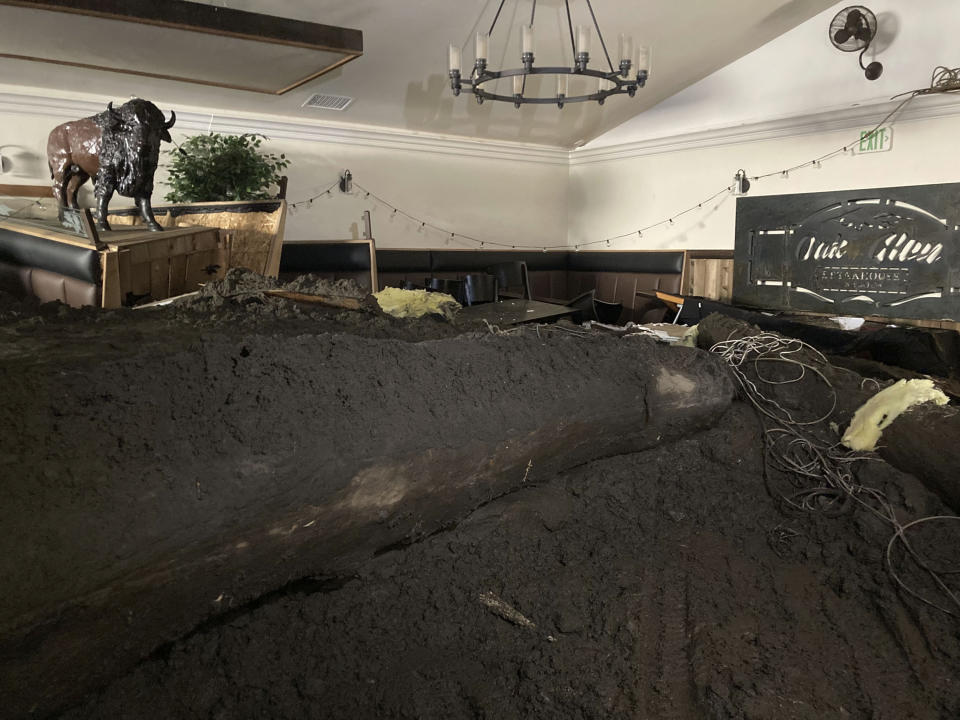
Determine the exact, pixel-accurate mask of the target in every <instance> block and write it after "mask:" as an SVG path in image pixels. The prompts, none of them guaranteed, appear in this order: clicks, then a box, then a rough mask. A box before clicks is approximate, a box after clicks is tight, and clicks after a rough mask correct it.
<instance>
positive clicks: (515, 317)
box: [459, 299, 576, 326]
mask: <svg viewBox="0 0 960 720" xmlns="http://www.w3.org/2000/svg"><path fill="white" fill-rule="evenodd" d="M575 312H576V309H575V308H572V307H567V306H566V305H555V304H554V303H545V302H540V301H539V300H522V299H511V300H501V301H500V302H495V303H484V304H482V305H471V306H470V307H465V308H463V310H461V311H460V313H459V317H461V318H463V319H464V320H477V321H483V320H486V321H487V322H488V323H490V324H491V325H501V326H502V325H519V324H521V323H526V322H553V321H554V320H559V319H560V318H562V317H565V316H568V315H572V314H573V313H575Z"/></svg>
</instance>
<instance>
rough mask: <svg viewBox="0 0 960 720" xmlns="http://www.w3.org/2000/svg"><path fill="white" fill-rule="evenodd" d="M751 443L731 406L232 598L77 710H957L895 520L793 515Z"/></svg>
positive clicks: (907, 480)
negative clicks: (425, 530) (428, 532)
mask: <svg viewBox="0 0 960 720" xmlns="http://www.w3.org/2000/svg"><path fill="white" fill-rule="evenodd" d="M759 448H760V426H759V424H758V422H757V420H756V418H755V416H754V414H753V412H752V411H751V410H750V409H749V408H747V407H746V406H745V405H742V404H737V405H735V406H734V408H732V409H731V410H730V411H729V412H728V413H727V414H726V415H725V416H724V417H723V418H722V419H721V420H720V422H719V424H718V426H717V427H716V428H714V429H712V430H709V431H706V432H704V433H702V434H700V435H697V436H695V437H691V438H688V439H686V440H682V441H680V442H678V443H675V444H672V445H669V446H666V447H661V448H658V449H655V450H651V451H648V452H644V453H637V454H633V455H625V456H620V457H615V458H610V459H606V460H601V461H597V462H593V463H590V464H587V465H584V466H582V467H580V468H578V469H576V470H573V471H571V472H568V473H565V474H562V475H560V476H558V477H555V478H554V479H552V480H550V481H548V482H544V483H542V484H539V485H537V486H536V487H528V488H525V489H523V490H520V491H518V492H516V493H513V494H511V495H509V496H507V497H504V498H501V499H499V500H496V501H494V502H492V503H490V504H488V505H487V506H485V507H483V508H481V509H479V510H478V511H476V512H475V513H473V514H472V515H471V516H470V517H469V518H468V519H467V520H465V521H464V522H462V523H460V525H459V526H457V527H456V528H455V529H453V530H451V531H449V532H446V533H441V534H438V535H435V536H433V537H431V538H429V539H427V540H425V541H424V542H421V543H418V544H416V545H413V546H411V547H408V548H406V549H403V550H399V551H395V552H388V553H385V554H383V555H381V556H380V557H378V558H376V559H375V560H374V561H372V562H370V563H368V564H367V565H366V566H365V567H364V568H363V569H362V571H361V572H359V573H357V574H355V575H353V576H350V577H342V578H329V579H327V582H326V583H323V582H319V581H318V582H316V583H314V584H313V585H309V586H307V585H303V584H301V585H299V586H292V587H290V588H288V589H287V591H286V592H284V593H279V594H276V595H274V596H271V597H269V598H266V599H264V601H262V602H260V603H257V604H255V605H253V606H250V607H247V608H242V609H239V610H237V611H234V612H233V613H230V614H228V615H227V616H225V617H223V618H221V619H219V620H217V621H216V622H213V623H210V624H208V625H207V626H205V627H202V628H200V629H198V630H197V631H196V632H195V633H194V634H192V635H191V636H190V637H188V638H185V639H184V640H182V641H179V642H176V643H173V644H172V645H169V646H167V647H165V648H163V649H162V650H161V651H159V652H158V653H156V654H155V655H154V657H152V658H151V659H150V660H149V661H147V662H144V663H143V664H141V665H140V666H139V667H138V668H137V669H136V670H135V671H134V672H132V673H131V674H129V675H128V676H127V677H124V678H122V679H120V680H118V681H117V682H115V683H113V684H112V685H111V686H109V687H108V688H106V689H105V690H104V691H103V692H102V693H100V694H98V695H96V696H93V697H91V698H89V699H88V701H87V702H85V703H84V704H83V705H81V706H79V707H77V708H75V709H74V710H72V711H70V712H68V713H66V714H65V715H64V716H63V717H64V719H65V720H66V719H69V720H79V719H80V718H170V717H178V718H254V717H270V718H374V717H378V718H508V717H509V718H514V717H515V718H521V717H523V718H638V717H640V718H677V719H684V720H686V719H688V718H689V719H691V720H692V719H694V718H744V719H747V718H749V719H751V720H761V719H763V720H768V719H777V720H788V719H798V720H799V719H804V720H821V719H823V718H890V719H894V718H897V719H899V718H917V719H918V720H919V719H926V718H929V719H930V720H934V719H936V720H942V719H946V718H955V717H958V716H960V686H958V682H957V679H956V678H957V676H958V671H960V638H958V626H957V624H956V622H955V621H954V620H953V619H951V618H949V617H947V616H944V615H942V614H940V613H938V612H936V611H931V610H929V609H928V608H926V607H925V606H923V605H918V604H916V603H911V602H909V601H905V600H904V599H903V598H902V597H900V595H899V594H898V593H897V592H896V591H895V590H894V589H893V586H892V583H891V581H890V579H889V577H888V576H887V574H886V572H885V570H884V568H883V562H882V549H883V546H884V545H885V543H886V540H887V536H888V532H887V529H886V528H885V527H884V526H883V525H882V524H881V523H879V522H878V521H876V520H874V519H872V518H871V517H869V516H866V515H855V516H846V517H842V518H837V519H828V518H825V517H823V516H818V515H792V514H788V513H784V512H782V511H781V510H780V509H779V507H778V504H777V502H776V501H775V499H774V498H772V497H771V495H770V493H769V492H768V488H767V484H766V483H765V480H764V474H765V473H764V467H763V460H762V454H761V453H760V452H759ZM863 474H864V477H863V478H862V479H863V480H864V481H866V482H870V483H872V484H874V485H876V486H878V487H881V488H883V489H885V490H887V492H888V493H889V495H890V496H891V497H893V498H897V506H898V509H901V510H904V511H909V512H910V513H920V514H930V513H936V512H938V511H939V510H940V509H941V506H939V504H938V502H937V501H936V499H935V498H933V497H932V496H931V495H930V494H929V493H928V492H927V491H926V490H925V489H924V488H923V487H922V486H921V485H920V484H919V483H918V482H916V481H915V480H914V479H913V478H911V477H909V476H905V475H902V474H900V473H898V472H896V471H894V470H893V469H891V468H890V467H889V466H887V465H885V464H882V463H871V464H869V465H867V466H864V470H863ZM956 539H957V538H956V536H954V537H953V538H952V539H951V538H936V537H931V538H925V539H924V540H925V541H929V542H933V543H936V542H953V543H954V545H953V546H954V547H956V545H955V543H956ZM485 593H493V594H494V595H495V596H496V597H498V598H499V599H501V600H502V601H503V602H505V603H507V604H508V605H509V606H511V607H512V608H514V609H515V610H516V611H517V612H519V613H521V614H522V615H523V616H524V617H525V618H527V619H529V621H531V622H532V623H533V624H534V627H525V626H523V625H520V624H516V623H515V622H510V621H508V620H505V619H503V618H502V617H501V616H500V615H498V614H496V613H494V612H492V611H491V609H490V608H489V607H488V606H487V605H485V604H484V603H483V602H481V595H483V594H485ZM488 597H489V596H488Z"/></svg>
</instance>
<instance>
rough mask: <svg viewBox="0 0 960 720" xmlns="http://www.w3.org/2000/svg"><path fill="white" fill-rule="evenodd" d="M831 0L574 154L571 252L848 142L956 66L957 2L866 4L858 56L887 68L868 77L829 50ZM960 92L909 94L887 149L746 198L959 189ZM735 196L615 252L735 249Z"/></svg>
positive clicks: (851, 60) (771, 183)
mask: <svg viewBox="0 0 960 720" xmlns="http://www.w3.org/2000/svg"><path fill="white" fill-rule="evenodd" d="M847 4H848V3H844V2H841V3H838V4H837V5H835V6H834V7H832V8H830V9H829V10H827V11H825V12H823V13H820V14H819V15H817V16H815V17H814V18H812V19H811V20H809V21H807V22H805V23H803V24H801V25H799V26H798V27H796V28H794V29H793V30H791V31H790V32H788V33H785V34H784V35H782V36H781V37H779V38H777V39H775V40H773V41H772V42H770V43H768V44H767V45H765V46H763V47H761V48H759V49H757V50H755V51H754V52H752V53H750V54H748V55H745V56H744V57H743V58H741V59H740V60H737V61H736V62H734V63H731V64H730V65H728V66H727V67H725V68H723V69H721V70H718V71H717V72H716V73H714V74H712V75H711V76H709V77H707V78H705V79H703V80H702V81H700V82H698V83H696V84H695V85H692V86H690V87H689V88H687V89H685V90H683V91H681V92H680V93H677V94H676V95H674V96H673V97H671V98H669V99H667V100H666V101H664V102H663V103H661V104H660V105H658V106H657V107H655V108H653V109H652V110H649V111H647V112H645V113H643V114H641V115H638V116H636V117H634V118H633V119H631V120H629V121H628V122H626V123H624V124H623V125H621V126H620V127H618V128H615V129H614V130H611V131H610V132H608V133H606V134H605V135H602V136H600V137H599V138H597V139H596V140H594V141H593V142H591V143H590V144H588V145H587V146H585V147H584V148H581V149H578V150H575V151H574V152H573V153H571V170H570V186H569V193H570V207H569V210H568V212H569V217H570V228H569V236H568V239H569V243H570V244H571V245H577V244H583V243H590V242H595V241H597V240H600V241H601V243H600V245H599V246H593V247H606V244H605V243H603V240H604V239H605V238H607V237H611V236H616V235H620V234H622V233H628V232H630V231H633V230H636V229H638V228H641V227H643V226H646V225H649V224H652V223H655V222H658V221H660V220H663V219H665V218H668V217H670V216H671V215H674V214H676V213H678V212H680V211H682V210H684V209H686V208H688V207H690V206H691V205H695V204H696V203H698V202H699V201H700V200H702V199H703V198H705V197H708V196H709V195H712V194H713V193H715V192H717V191H718V190H721V189H722V188H724V187H725V186H727V185H729V184H730V183H731V182H732V179H733V175H734V173H735V172H736V171H737V170H738V169H739V168H744V169H745V170H746V171H747V173H748V174H749V175H760V174H764V173H767V172H771V171H776V170H780V169H782V168H785V167H789V166H792V165H797V164H800V163H803V162H806V161H808V160H811V159H813V158H816V157H818V156H821V155H823V154H825V153H827V152H830V151H831V150H834V149H836V148H838V147H842V146H843V145H845V144H848V143H850V142H851V141H853V140H854V139H855V138H857V137H858V136H859V130H861V129H863V130H866V129H870V128H872V127H873V126H874V125H875V124H876V123H877V122H879V121H880V120H881V119H882V118H883V117H884V116H885V115H886V113H887V112H888V111H889V110H890V109H891V108H892V107H893V104H891V102H890V97H891V96H893V95H895V94H899V93H903V92H905V91H909V90H912V89H915V88H922V87H926V86H927V85H928V84H929V82H930V77H931V73H932V71H933V69H934V68H935V67H936V66H938V65H946V66H949V67H955V66H957V65H958V64H960V56H958V55H957V53H956V43H955V42H954V38H955V37H956V36H957V35H958V34H960V9H958V3H957V0H924V1H923V2H920V3H917V2H909V3H908V2H906V1H905V0H875V2H873V3H871V4H870V7H871V9H872V10H874V11H875V12H876V13H877V16H878V21H879V31H878V38H877V40H876V41H875V44H874V46H872V47H871V49H870V51H869V52H868V54H867V57H865V59H864V60H865V62H867V63H868V62H870V60H871V59H874V58H875V59H877V60H879V61H881V62H882V63H883V64H884V72H883V75H882V76H881V78H880V79H879V80H877V81H875V82H870V81H868V80H866V79H865V77H864V75H863V72H862V71H861V70H860V68H859V65H858V63H857V55H856V54H855V53H842V52H839V51H838V50H836V49H834V48H833V47H832V45H831V44H830V42H829V39H828V33H827V28H828V27H829V23H830V20H831V19H832V18H833V16H834V15H835V14H836V13H837V12H838V11H839V10H841V9H842V8H844V7H845V6H846V5H847ZM958 133H960V98H958V96H957V95H949V96H946V95H940V96H926V97H920V98H917V99H916V100H914V101H913V102H912V104H911V105H910V106H909V108H907V109H906V110H905V111H904V112H903V113H901V114H900V115H899V116H898V119H897V120H896V123H895V125H894V142H893V149H892V150H891V151H890V152H884V153H876V154H866V155H857V156H845V157H839V158H836V159H833V160H830V161H828V162H825V163H824V164H823V166H822V168H821V169H804V170H801V171H797V172H794V173H792V174H791V175H790V177H789V178H787V179H781V178H779V177H775V178H770V179H767V180H763V181H759V182H757V183H754V186H753V188H752V189H751V191H750V193H751V194H753V195H756V194H764V195H772V194H780V193H801V192H818V191H826V190H839V189H850V188H861V187H863V188H867V187H883V186H895V185H911V184H924V183H939V182H960V142H958V141H957V139H956V138H957V136H958ZM735 212H736V201H735V198H733V197H731V196H730V195H728V194H724V195H722V196H720V197H719V198H718V199H717V200H716V201H715V202H712V203H708V204H706V205H705V206H704V208H703V209H702V210H697V211H695V212H692V213H690V214H688V215H684V217H683V218H682V219H679V220H677V221H676V222H675V224H674V225H673V226H669V225H668V226H666V227H659V228H656V229H654V230H651V231H649V232H646V233H644V237H643V238H639V237H638V236H637V235H633V236H632V237H630V238H625V239H622V240H619V241H616V242H613V243H611V247H615V248H624V249H626V248H667V247H676V248H732V247H733V241H734V237H733V235H734V221H735Z"/></svg>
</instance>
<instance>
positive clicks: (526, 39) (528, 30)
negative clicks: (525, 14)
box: [520, 25, 533, 55]
mask: <svg viewBox="0 0 960 720" xmlns="http://www.w3.org/2000/svg"><path fill="white" fill-rule="evenodd" d="M520 35H521V37H522V40H523V54H524V55H527V54H530V55H532V54H533V25H522V26H521V27H520Z"/></svg>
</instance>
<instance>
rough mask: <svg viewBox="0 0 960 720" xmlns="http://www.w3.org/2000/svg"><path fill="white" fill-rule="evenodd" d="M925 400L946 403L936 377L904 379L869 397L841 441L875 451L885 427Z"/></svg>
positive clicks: (851, 446) (855, 415)
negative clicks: (935, 379) (930, 378)
mask: <svg viewBox="0 0 960 720" xmlns="http://www.w3.org/2000/svg"><path fill="white" fill-rule="evenodd" d="M925 402H935V403H936V404H937V405H946V404H947V396H946V395H944V394H943V393H942V392H941V391H940V390H938V389H937V388H936V387H934V385H933V380H900V381H899V382H896V383H894V384H893V385H891V386H890V387H888V388H885V389H883V390H881V391H880V392H878V393H877V394H876V395H874V396H873V397H872V398H870V399H869V400H867V402H865V403H864V404H863V405H862V406H861V407H860V409H859V410H857V412H856V413H854V415H853V420H851V421H850V427H848V428H847V431H846V432H845V433H844V434H843V439H842V440H841V442H842V443H843V444H844V445H846V446H847V447H848V448H850V449H851V450H875V449H876V447H877V441H878V440H880V434H881V433H882V432H883V429H884V428H885V427H887V426H888V425H889V424H890V423H892V422H893V421H894V420H896V419H897V417H899V415H900V413H902V412H904V411H905V410H907V409H909V408H911V407H913V406H914V405H919V404H920V403H925Z"/></svg>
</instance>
